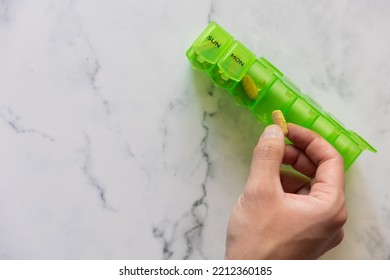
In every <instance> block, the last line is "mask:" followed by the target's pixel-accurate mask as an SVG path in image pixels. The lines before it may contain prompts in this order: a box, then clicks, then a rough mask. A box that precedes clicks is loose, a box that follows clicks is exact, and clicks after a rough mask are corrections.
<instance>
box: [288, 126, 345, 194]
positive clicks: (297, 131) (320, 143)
mask: <svg viewBox="0 0 390 280" xmlns="http://www.w3.org/2000/svg"><path fill="white" fill-rule="evenodd" d="M288 131H289V132H288V139H290V141H291V142H293V144H294V145H295V146H296V147H298V148H299V149H301V150H302V151H304V153H305V154H306V156H307V157H308V158H309V159H310V160H311V161H312V162H313V163H314V165H315V166H316V167H317V170H316V173H315V182H316V183H325V184H326V185H334V186H337V187H338V188H339V189H340V190H343V189H344V161H343V158H342V157H341V155H340V154H339V153H338V152H337V150H336V149H335V148H334V147H333V146H332V145H331V144H329V143H328V142H327V141H326V140H325V139H324V138H322V137H321V136H320V135H318V134H317V133H315V132H314V131H311V130H310V129H307V128H304V127H301V126H299V125H296V124H291V123H289V124H288ZM313 187H314V186H313ZM312 190H313V191H315V189H312Z"/></svg>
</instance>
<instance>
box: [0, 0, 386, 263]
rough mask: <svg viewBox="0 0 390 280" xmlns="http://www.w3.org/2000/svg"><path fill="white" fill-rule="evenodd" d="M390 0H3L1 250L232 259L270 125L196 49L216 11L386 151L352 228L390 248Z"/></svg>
mask: <svg viewBox="0 0 390 280" xmlns="http://www.w3.org/2000/svg"><path fill="white" fill-rule="evenodd" d="M389 11H390V3H389V2H387V1H375V2H372V1H368V0H366V1H364V0H359V1H351V0H342V1H303V0H302V1H280V0H279V1H255V0H247V1H233V0H229V1H222V0H219V1H217V0H211V1H181V0H171V1H157V0H145V1H143V0H135V1H124V0H122V1H103V0H99V1H97V0H82V1H72V0H58V1H49V0H41V1H23V0H16V1H14V0H2V1H0V158H1V160H0V259H183V258H184V259H221V258H223V254H224V242H225V231H226V226H227V222H228V218H229V215H230V211H231V208H232V206H233V204H234V202H235V200H236V198H237V196H238V195H239V194H240V192H241V191H242V189H243V186H244V183H245V181H246V176H247V174H248V168H249V165H250V161H251V154H252V150H253V148H254V145H255V144H256V142H257V139H258V137H259V135H260V133H261V131H262V129H263V127H262V126H261V125H259V124H257V123H256V122H255V120H254V118H253V116H252V115H251V113H250V112H248V111H246V110H245V109H243V108H240V107H237V106H236V105H235V103H234V102H233V100H232V98H231V97H230V96H229V95H228V94H227V93H226V92H224V91H222V90H220V89H218V88H215V87H214V86H213V85H212V84H211V81H210V79H209V78H208V77H207V76H206V75H204V74H203V73H200V72H196V71H194V70H192V69H191V66H190V64H189V62H188V61H187V58H186V57H185V52H186V50H187V49H188V48H189V46H190V45H191V44H192V43H193V41H194V40H195V38H196V37H197V36H198V35H199V34H200V32H201V31H202V30H203V29H204V28H205V27H206V26H207V24H208V22H210V21H211V20H215V21H217V22H218V23H219V24H221V25H222V26H223V27H224V28H226V30H229V32H230V33H231V34H233V35H234V36H235V37H236V38H237V39H239V40H240V41H241V42H243V43H244V44H245V45H246V46H248V47H249V48H250V49H251V50H252V51H254V52H255V53H256V54H258V55H259V56H264V57H266V58H267V59H269V60H270V61H272V62H273V64H275V65H276V66H277V67H278V68H279V69H281V70H282V71H283V72H284V73H285V74H286V75H287V76H288V77H289V78H290V79H291V80H293V81H294V82H295V83H296V84H298V85H299V86H300V87H301V88H302V90H303V91H305V92H307V93H310V95H311V96H312V97H313V98H314V99H315V100H317V101H318V103H320V104H321V105H322V106H323V107H324V108H325V109H326V110H327V111H330V112H331V113H332V114H333V115H335V116H337V118H338V119H339V120H341V121H342V122H343V123H344V124H345V125H346V126H347V127H348V128H350V129H352V130H355V131H357V132H358V133H359V134H360V135H362V136H363V137H364V138H366V139H367V140H368V141H369V142H370V143H371V144H372V145H373V146H374V147H375V148H376V149H377V150H378V153H377V154H373V153H370V152H364V153H363V154H362V155H361V156H360V157H359V159H358V161H357V162H356V163H355V164H354V166H353V167H352V168H351V169H350V170H349V171H348V173H347V190H346V192H347V204H348V209H349V219H348V222H347V224H346V226H345V239H344V241H343V243H342V244H341V245H340V246H339V247H337V248H336V249H334V250H332V251H330V252H329V253H327V254H326V255H325V256H323V258H324V259H389V258H390V186H389V182H390V165H389V164H388V158H387V157H388V156H389V155H390V149H389V143H390V141H389V140H390V122H389V121H388V120H389V118H390V79H389V77H390V56H389V49H390V33H389V31H388V27H389V26H390V17H389V15H388V14H389Z"/></svg>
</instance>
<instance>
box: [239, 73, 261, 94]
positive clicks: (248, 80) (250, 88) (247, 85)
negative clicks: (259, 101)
mask: <svg viewBox="0 0 390 280" xmlns="http://www.w3.org/2000/svg"><path fill="white" fill-rule="evenodd" d="M241 83H242V87H243V88H244V91H245V93H246V95H248V97H249V98H250V99H256V98H257V97H258V96H259V89H258V88H257V86H256V84H255V82H254V81H253V79H252V77H251V76H250V75H245V76H244V78H242V80H241Z"/></svg>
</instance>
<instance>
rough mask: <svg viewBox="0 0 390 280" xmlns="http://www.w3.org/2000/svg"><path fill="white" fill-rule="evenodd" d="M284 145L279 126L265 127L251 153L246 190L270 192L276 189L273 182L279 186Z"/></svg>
mask: <svg viewBox="0 0 390 280" xmlns="http://www.w3.org/2000/svg"><path fill="white" fill-rule="evenodd" d="M284 146H285V144H284V134H283V132H282V130H281V129H280V127H278V126H277V125H270V126H268V127H266V128H265V130H264V132H263V134H262V136H261V137H260V140H259V142H258V143H257V145H256V148H255V150H254V153H253V158H252V165H251V170H250V175H249V177H248V182H247V186H246V190H247V191H250V192H251V193H253V192H262V193H271V192H274V191H275V190H276V189H277V188H275V184H276V185H279V186H280V166H281V164H282V160H283V154H284ZM279 190H281V189H280V188H279Z"/></svg>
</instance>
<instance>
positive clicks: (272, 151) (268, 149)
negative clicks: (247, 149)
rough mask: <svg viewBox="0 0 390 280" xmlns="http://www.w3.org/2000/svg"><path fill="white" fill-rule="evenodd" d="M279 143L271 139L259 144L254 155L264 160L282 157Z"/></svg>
mask: <svg viewBox="0 0 390 280" xmlns="http://www.w3.org/2000/svg"><path fill="white" fill-rule="evenodd" d="M280 152H281V151H280V148H279V145H277V144H276V143H273V142H271V141H269V143H261V144H258V145H257V146H256V147H255V149H254V151H253V157H255V158H258V159H263V160H276V159H278V158H279V157H280Z"/></svg>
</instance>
